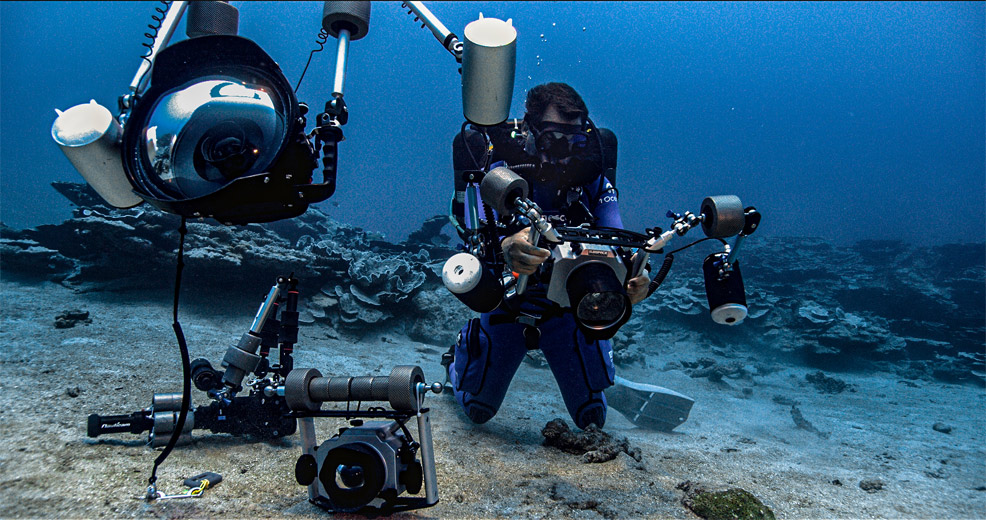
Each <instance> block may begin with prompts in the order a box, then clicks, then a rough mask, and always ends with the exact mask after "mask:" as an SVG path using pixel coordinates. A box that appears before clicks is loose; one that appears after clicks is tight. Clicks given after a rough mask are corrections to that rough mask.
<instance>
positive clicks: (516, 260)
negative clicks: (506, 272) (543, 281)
mask: <svg viewBox="0 0 986 520" xmlns="http://www.w3.org/2000/svg"><path fill="white" fill-rule="evenodd" d="M530 234H531V228H530V227H529V226H528V227H526V228H524V229H522V230H520V231H518V232H516V233H514V234H513V235H510V236H509V237H506V238H504V239H503V241H502V242H500V247H501V248H503V260H504V261H505V262H506V263H507V267H508V268H509V269H510V270H511V271H513V272H515V273H519V274H534V271H537V268H538V266H539V265H541V264H543V263H544V261H545V260H547V259H548V257H549V256H551V252H550V251H548V250H547V249H541V248H540V247H537V246H534V245H533V244H531V243H530V241H528V239H527V237H528V236H530Z"/></svg>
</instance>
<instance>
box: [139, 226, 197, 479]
mask: <svg viewBox="0 0 986 520" xmlns="http://www.w3.org/2000/svg"><path fill="white" fill-rule="evenodd" d="M187 232H188V229H187V228H186V227H185V217H182V218H181V225H180V226H179V227H178V234H179V236H180V237H181V238H180V239H179V242H178V265H177V269H176V273H175V299H174V308H173V316H174V323H173V324H172V328H173V329H174V330H175V337H176V338H177V339H178V348H179V350H181V373H182V389H181V411H180V412H179V413H178V421H177V423H175V429H174V431H172V432H171V438H170V439H169V440H168V444H167V446H165V447H164V451H162V452H161V454H160V455H158V457H157V458H156V459H154V469H153V470H151V478H150V479H148V483H149V484H150V485H151V486H152V487H153V486H154V483H155V482H157V468H158V466H160V465H161V463H163V462H164V460H165V459H167V458H168V455H170V454H171V450H173V449H175V445H176V444H178V439H179V438H180V437H181V435H182V430H184V429H185V419H186V418H188V410H189V407H190V406H189V405H190V403H191V401H192V377H191V376H192V374H191V372H192V369H191V362H190V361H189V356H188V343H186V342H185V334H184V333H183V332H182V330H181V324H180V323H178V296H179V294H180V293H181V271H182V269H183V268H184V267H185V260H184V255H185V234H186V233H187ZM147 498H148V499H150V498H154V497H151V496H148V497H147Z"/></svg>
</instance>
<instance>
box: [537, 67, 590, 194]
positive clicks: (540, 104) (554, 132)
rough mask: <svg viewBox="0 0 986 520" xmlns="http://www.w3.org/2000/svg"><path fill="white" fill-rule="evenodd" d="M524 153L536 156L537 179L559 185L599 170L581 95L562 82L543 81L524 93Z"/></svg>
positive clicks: (579, 181) (575, 182)
mask: <svg viewBox="0 0 986 520" xmlns="http://www.w3.org/2000/svg"><path fill="white" fill-rule="evenodd" d="M526 108H527V114H526V115H525V116H524V119H525V121H527V125H528V128H529V129H530V132H529V134H528V142H527V146H526V150H527V153H528V154H529V155H532V156H535V157H537V158H538V159H539V160H540V163H541V164H540V169H539V174H538V179H537V180H538V181H540V182H544V183H549V184H552V185H555V186H557V187H558V188H559V189H561V188H565V187H569V186H579V185H583V184H586V183H588V182H589V181H591V180H593V179H594V178H596V177H597V176H598V175H599V172H600V171H601V170H600V168H601V161H600V152H599V150H598V148H599V146H598V142H596V141H595V140H592V139H590V135H589V134H590V132H591V131H592V125H591V122H590V121H589V109H588V108H587V107H586V105H585V101H583V100H582V96H580V95H579V93H578V92H576V91H575V89H573V88H572V87H571V86H570V85H567V84H565V83H545V84H543V85H538V86H536V87H534V88H532V89H531V90H530V91H529V92H528V93H527V102H526Z"/></svg>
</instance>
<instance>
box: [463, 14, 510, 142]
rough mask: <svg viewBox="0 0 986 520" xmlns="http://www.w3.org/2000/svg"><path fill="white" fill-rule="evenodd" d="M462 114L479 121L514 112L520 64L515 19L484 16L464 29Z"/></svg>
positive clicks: (502, 117) (492, 121)
mask: <svg viewBox="0 0 986 520" xmlns="http://www.w3.org/2000/svg"><path fill="white" fill-rule="evenodd" d="M464 38H465V42H464V43H463V47H462V115H464V116H465V117H466V119H467V120H468V121H470V122H472V123H475V124H477V125H486V126H492V125H496V124H500V123H502V122H503V121H505V120H506V119H507V116H508V115H509V114H510V101H511V98H512V97H513V92H514V69H515V68H516V65H517V30H516V29H514V26H513V24H512V22H511V20H507V21H505V22H504V21H503V20H499V19H497V18H483V15H482V14H480V15H479V20H476V21H474V22H471V23H470V24H469V25H467V26H466V29H465V31H464Z"/></svg>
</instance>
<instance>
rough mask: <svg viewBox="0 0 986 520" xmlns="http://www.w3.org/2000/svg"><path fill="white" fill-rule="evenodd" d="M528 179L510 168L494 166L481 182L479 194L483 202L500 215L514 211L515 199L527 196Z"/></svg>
mask: <svg viewBox="0 0 986 520" xmlns="http://www.w3.org/2000/svg"><path fill="white" fill-rule="evenodd" d="M527 192H528V187H527V181H525V180H524V179H522V178H521V177H520V175H517V174H516V173H514V172H513V171H512V170H510V169H509V168H506V167H503V166H500V167H498V168H493V169H492V170H490V172H489V173H487V174H486V176H485V177H483V182H481V183H480V184H479V195H480V196H481V197H482V198H483V203H484V204H486V205H488V206H491V207H492V208H493V209H494V210H496V213H497V214H498V215H509V214H510V213H513V210H514V201H515V200H516V199H517V198H518V197H520V198H522V199H526V198H527Z"/></svg>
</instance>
